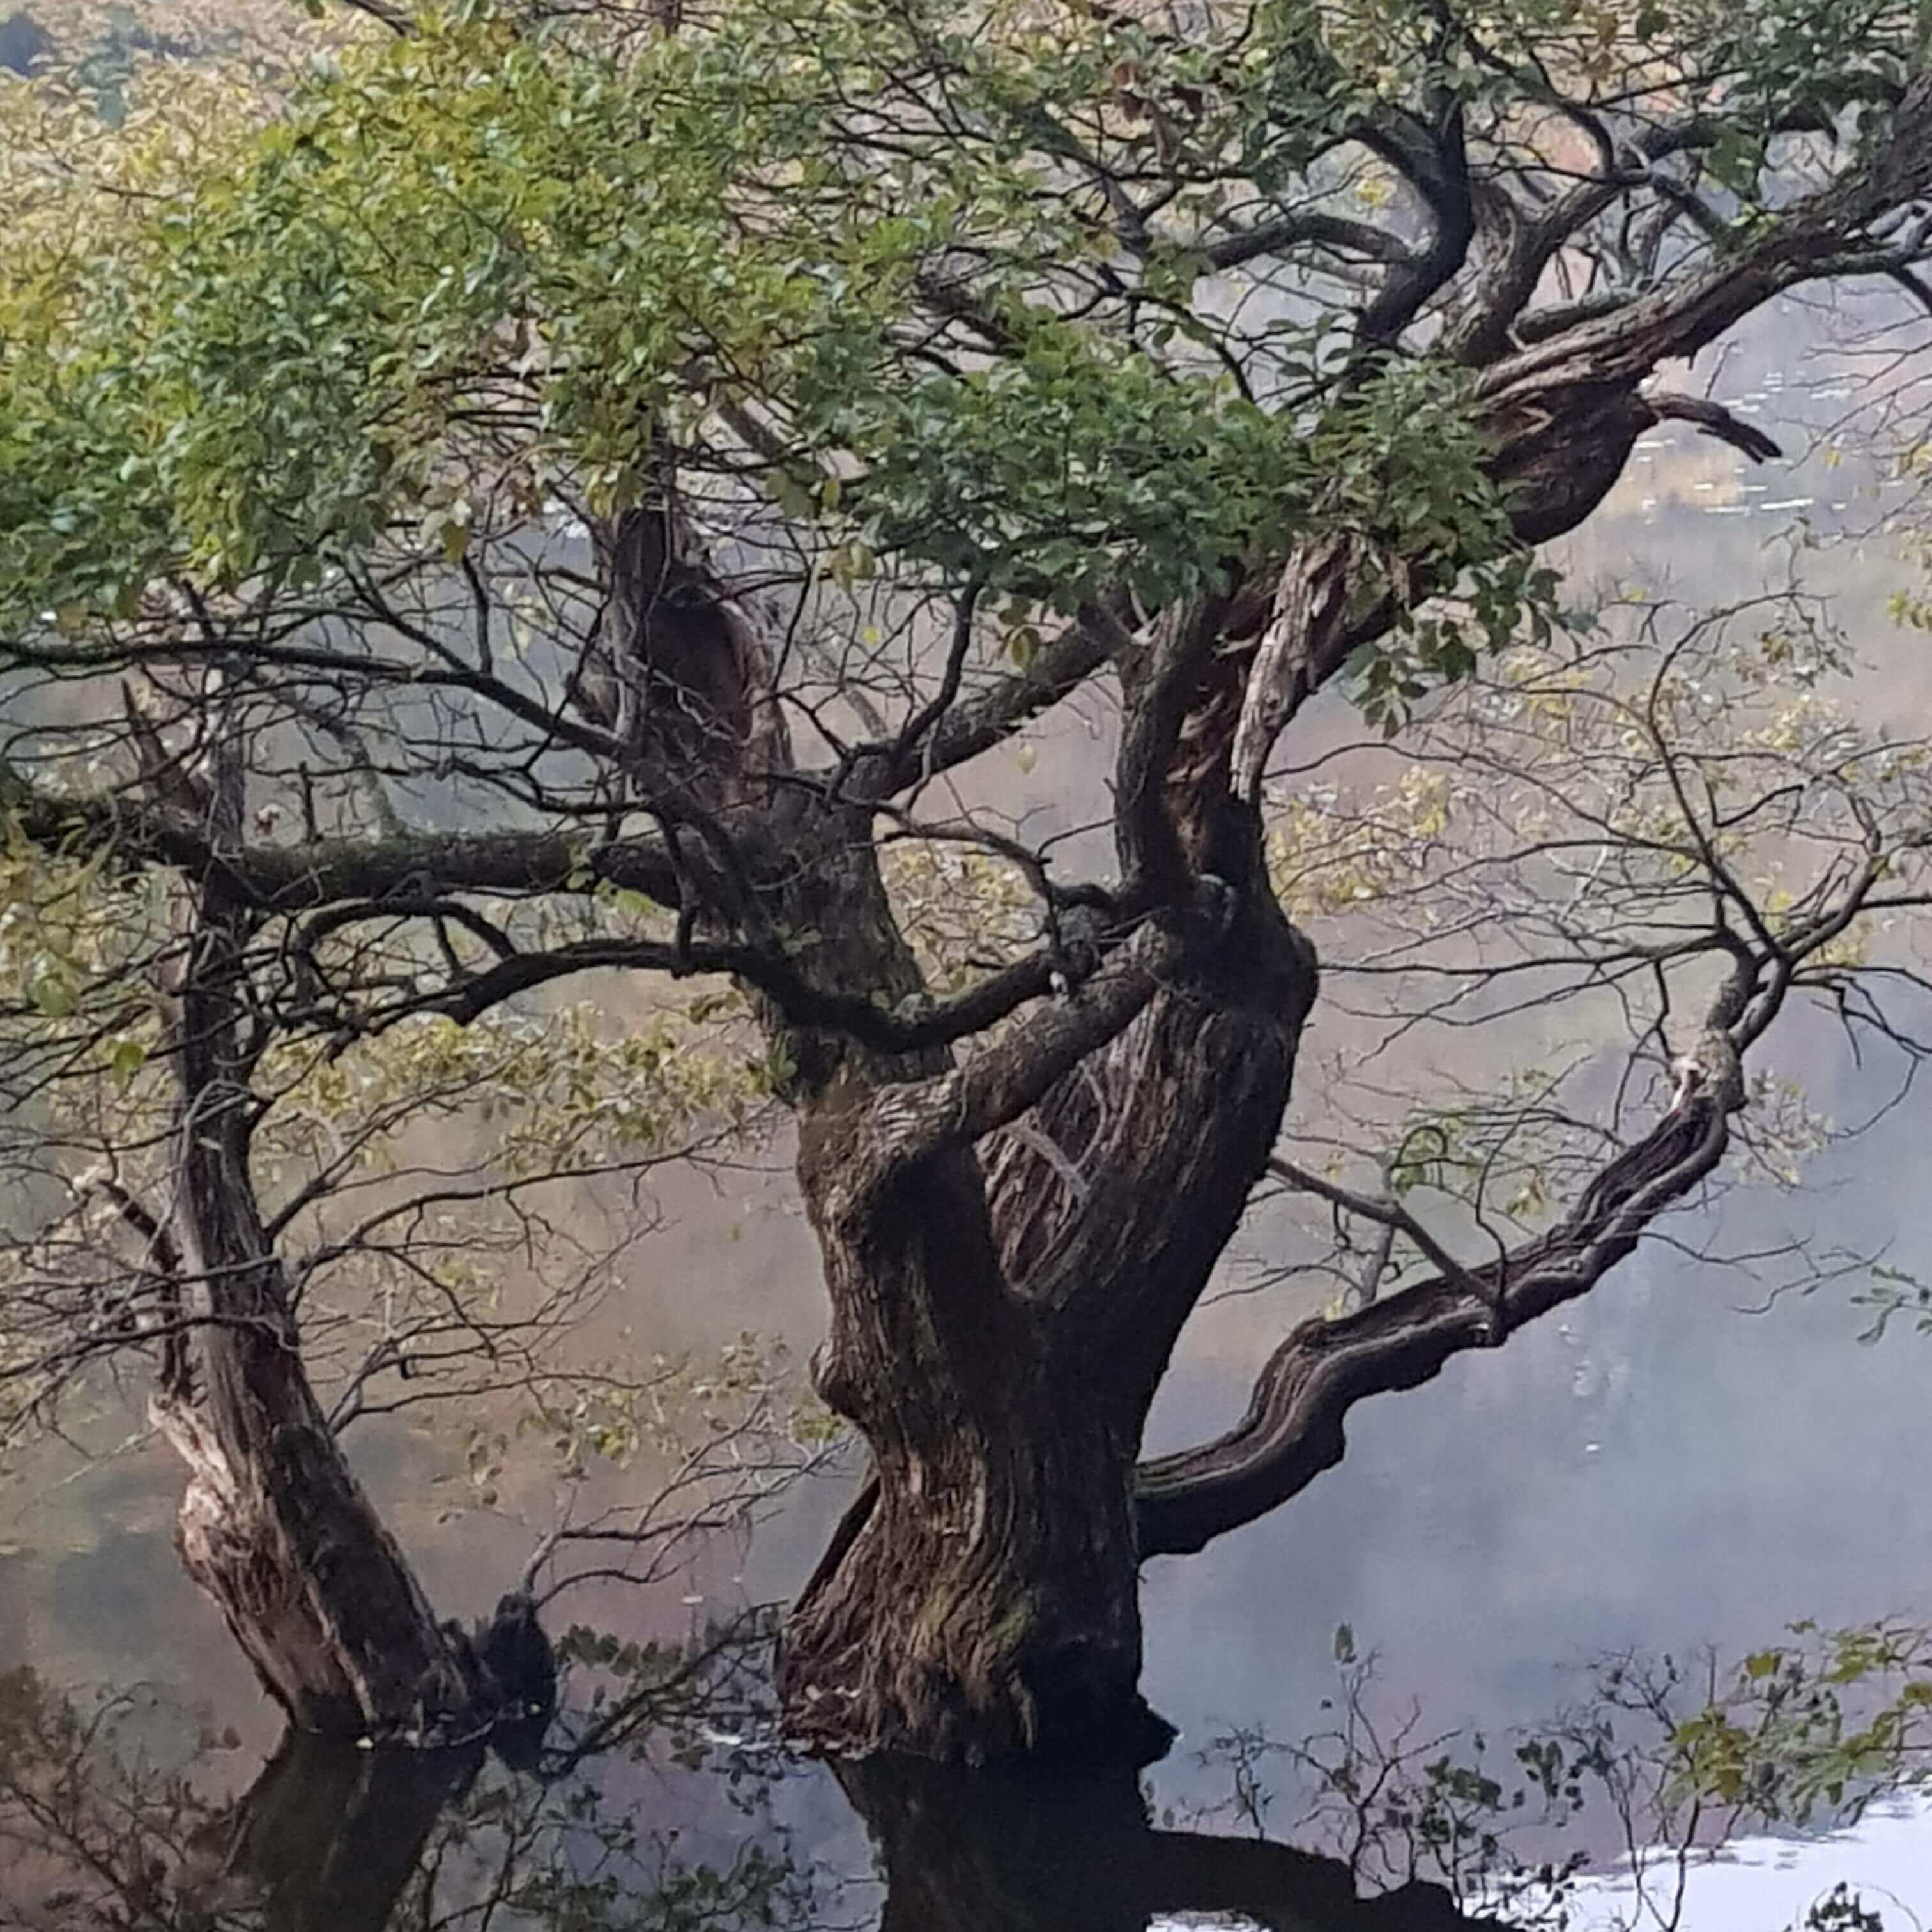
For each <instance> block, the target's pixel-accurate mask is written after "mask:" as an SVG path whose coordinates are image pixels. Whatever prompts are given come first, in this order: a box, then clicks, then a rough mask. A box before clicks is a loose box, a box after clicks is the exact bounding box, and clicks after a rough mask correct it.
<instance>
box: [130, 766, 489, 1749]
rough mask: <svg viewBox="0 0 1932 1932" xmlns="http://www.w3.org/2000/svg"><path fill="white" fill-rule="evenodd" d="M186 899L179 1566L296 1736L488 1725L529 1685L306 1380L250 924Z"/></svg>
mask: <svg viewBox="0 0 1932 1932" xmlns="http://www.w3.org/2000/svg"><path fill="white" fill-rule="evenodd" d="M208 809H209V811H211V813H220V812H221V811H223V805H222V801H221V799H220V798H219V797H218V796H217V797H214V798H212V799H210V801H209V802H208ZM229 815H230V816H234V815H237V814H234V813H233V812H232V811H230V812H229ZM181 908H182V911H183V913H184V925H185V926H186V929H187V930H186V934H185V937H186V940H187V946H186V963H185V965H184V968H183V969H182V971H181V974H180V978H179V983H178V985H177V986H175V987H174V988H173V989H172V991H171V992H170V994H169V1004H170V1005H171V1007H172V1010H173V1013H172V1019H173V1025H172V1031H173V1033H174V1036H175V1038H174V1043H173V1058H174V1062H175V1070H176V1075H177V1079H178V1092H179V1100H178V1109H177V1118H176V1124H175V1159H174V1175H173V1196H174V1206H173V1211H172V1214H171V1215H170V1216H169V1219H168V1220H167V1222H166V1223H165V1224H161V1223H150V1224H149V1227H148V1231H147V1232H148V1233H149V1235H150V1239H149V1248H150V1252H151V1257H152V1259H153V1261H154V1263H155V1264H157V1265H158V1266H159V1267H160V1268H161V1270H162V1271H163V1275H164V1277H165V1278H166V1280H167V1282H168V1283H169V1287H168V1290H167V1293H168V1295H169V1301H170V1303H171V1311H170V1312H171V1316H172V1319H171V1322H170V1324H169V1326H170V1328H171V1330H172V1333H171V1334H170V1335H169V1338H168V1340H167V1342H166V1345H165V1350H164V1353H163V1360H162V1364H161V1373H160V1379H159V1382H158V1384H157V1388H156V1390H155V1393H154V1398H153V1402H152V1412H153V1415H154V1421H155V1423H156V1424H157V1427H158V1428H159V1429H160V1432H161V1433H162V1434H163V1436H165V1438H166V1439H167V1441H168V1442H169V1443H170V1444H171V1445H172V1447H173V1448H174V1449H175V1451H176V1453H177V1454H178V1455H179V1456H180V1457H181V1459H182V1460H183V1461H184V1463H186V1464H187V1470H188V1484H187V1490H186V1492H185V1493H184V1496H183V1497H182V1499H181V1509H180V1512H179V1515H178V1519H177V1523H176V1543H177V1546H178V1549H179V1550H180V1553H181V1559H182V1561H183V1562H184V1565H186V1567H187V1571H188V1574H190V1576H191V1577H193V1579H194V1580H195V1582H196V1583H197V1584H198V1585H199V1586H200V1587H201V1589H202V1591H203V1592H205V1594H206V1595H208V1597H209V1598H211V1600H212V1601H214V1604H215V1605H216V1606H217V1608H218V1609H219V1610H220V1612H221V1613H222V1616H223V1618H224V1619H225V1620H226V1622H227V1625H228V1627H229V1630H230V1631H233V1634H234V1636H235V1638H236V1642H237V1643H239V1644H240V1646H242V1650H243V1652H245V1654H246V1655H247V1656H248V1660H249V1661H250V1662H251V1664H253V1665H254V1667H255V1670H256V1673H257V1676H259V1677H260V1679H261V1682H262V1684H263V1687H264V1688H266V1690H267V1691H268V1692H269V1695H270V1696H271V1697H273V1698H274V1699H275V1700H276V1702H277V1703H279V1704H280V1705H281V1706H282V1707H283V1709H284V1710H286V1711H287V1713H288V1714H289V1716H290V1720H291V1721H292V1722H293V1724H295V1725H296V1727H297V1728H298V1729H299V1730H303V1731H307V1732H311V1733H318V1734H320V1735H323V1736H332V1737H338V1738H349V1739H369V1738H376V1739H403V1740H406V1741H407V1742H413V1743H423V1744H430V1743H443V1742H450V1741H452V1740H453V1739H457V1738H460V1737H475V1736H481V1735H483V1734H484V1733H485V1732H487V1730H489V1729H490V1727H492V1726H493V1724H494V1723H495V1722H496V1721H497V1720H498V1719H499V1718H515V1717H520V1716H521V1715H523V1713H522V1712H520V1711H516V1712H512V1711H511V1710H510V1709H508V1706H509V1704H510V1703H511V1702H513V1701H516V1700H517V1692H518V1691H519V1690H520V1687H516V1686H509V1685H499V1684H498V1683H497V1682H496V1679H495V1678H494V1676H493V1674H492V1673H491V1672H490V1670H489V1669H488V1668H487V1666H486V1665H484V1664H483V1663H482V1662H481V1661H480V1660H479V1658H478V1654H477V1652H476V1649H475V1646H473V1645H472V1643H471V1642H470V1641H469V1639H468V1638H467V1637H465V1636H464V1635H463V1633H462V1631H460V1629H459V1628H457V1627H456V1626H455V1625H441V1624H439V1622H437V1618H436V1616H435V1613H434V1611H433V1610H431V1607H430V1604H429V1602H428V1598H426V1597H425V1595H424V1594H423V1592H422V1588H421V1586H419V1583H417V1581H416V1577H415V1575H414V1574H413V1571H411V1570H410V1566H409V1565H408V1563H407V1561H406V1560H405V1559H404V1556H403V1554H402V1552H401V1550H400V1549H399V1548H398V1546H397V1544H396V1542H395V1538H392V1536H391V1535H389V1532H388V1531H387V1530H386V1529H385V1528H384V1526H383V1523H382V1521H381V1520H380V1517H378V1516H377V1514H376V1512H375V1511H374V1508H372V1507H371V1504H370V1502H369V1500H368V1496H366V1495H365V1493H364V1492H363V1489H362V1484H360V1483H359V1481H357V1479H356V1474H355V1472H354V1471H353V1469H351V1468H350V1465H349V1462H348V1459H347V1457H346V1456H345V1455H344V1453H343V1450H342V1446H341V1444H340V1442H338V1441H337V1439H336V1437H335V1433H334V1431H333V1430H332V1429H331V1428H330V1427H329V1423H328V1421H327V1418H326V1417H325V1416H324V1415H323V1412H322V1409H321V1406H320V1403H318V1402H317V1400H316V1397H315V1394H314V1390H313V1388H311V1385H310V1383H309V1380H308V1375H307V1373H306V1371H305V1369H304V1367H303V1364H302V1352H301V1340H300V1336H299V1331H298V1328H297V1325H296V1319H295V1313H294V1309H293V1303H292V1301H291V1298H290V1294H289V1292H288V1283H287V1277H286V1276H285V1274H284V1271H283V1268H282V1266H281V1261H280V1259H279V1257H278V1256H277V1254H276V1253H275V1248H274V1246H273V1244H272V1241H270V1239H269V1235H268V1233H267V1232H266V1229H265V1228H264V1226H263V1220H262V1216H261V1212H260V1206H259V1204H258V1202H257V1196H256V1193H255V1188H254V1182H253V1180H252V1178H251V1173H250V1167H249V1153H250V1139H251V1134H252V1132H253V1128H254V1121H255V1118H256V1116H257V1106H258V1103H257V1100H256V1099H255V1097H254V1094H253V1093H252V1092H251V1090H250V1087H249V1077H250V1075H251V1071H252V1069H253V1065H254V1057H255V1049H254V1045H253V1042H254V1040H255V1038H256V1037H257V1030H256V1028H255V1027H254V1021H253V1016H252V1015H251V1013H250V1011H249V995H248V958H247V948H248V936H249V920H248V916H247V915H246V913H245V912H244V911H243V910H242V909H241V908H240V907H238V906H237V905H236V904H234V903H233V901H231V900H230V899H229V898H227V896H226V894H225V893H224V892H223V891H222V890H221V889H220V887H219V886H206V885H204V886H201V887H199V888H198V889H184V890H183V892H182V894H181ZM143 1218H145V1217H143ZM505 1604H506V1606H508V1607H510V1610H511V1621H513V1622H514V1621H516V1618H515V1601H514V1600H510V1599H506V1600H505ZM519 1628H520V1625H519Z"/></svg>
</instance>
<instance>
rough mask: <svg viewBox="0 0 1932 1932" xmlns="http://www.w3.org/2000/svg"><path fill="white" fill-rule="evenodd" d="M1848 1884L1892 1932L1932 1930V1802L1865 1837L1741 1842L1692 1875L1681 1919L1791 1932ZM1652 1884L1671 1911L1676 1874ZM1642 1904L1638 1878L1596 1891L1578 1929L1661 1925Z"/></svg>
mask: <svg viewBox="0 0 1932 1932" xmlns="http://www.w3.org/2000/svg"><path fill="white" fill-rule="evenodd" d="M1660 1881H1661V1882H1660ZM1837 1885H1844V1886H1846V1888H1847V1889H1848V1890H1849V1891H1851V1892H1852V1893H1853V1894H1856V1895H1857V1896H1858V1897H1859V1898H1860V1899H1861V1901H1862V1903H1863V1904H1864V1908H1865V1909H1866V1910H1867V1911H1868V1912H1875V1913H1876V1914H1877V1915H1878V1916H1879V1918H1881V1919H1882V1921H1883V1922H1884V1924H1885V1932H1919V1928H1921V1927H1925V1926H1928V1925H1932V1800H1922V1801H1921V1802H1919V1803H1918V1804H1916V1805H1909V1806H1900V1807H1898V1808H1895V1809H1892V1810H1888V1811H1875V1812H1873V1814H1871V1815H1870V1817H1867V1818H1866V1819H1865V1820H1864V1822H1863V1823H1861V1826H1859V1828H1858V1830H1857V1831H1855V1832H1846V1833H1841V1834H1840V1835H1837V1836H1835V1837H1832V1838H1825V1839H1820V1840H1814V1841H1810V1842H1807V1843H1791V1842H1790V1841H1787V1840H1784V1839H1781V1838H1773V1839H1752V1840H1748V1841H1744V1842H1742V1843H1737V1844H1734V1845H1732V1846H1729V1847H1728V1848H1727V1849H1726V1851H1725V1852H1724V1854H1723V1855H1722V1857H1721V1858H1718V1860H1716V1861H1713V1862H1710V1863H1707V1864H1698V1865H1695V1866H1693V1867H1691V1869H1690V1870H1689V1871H1688V1873H1686V1874H1685V1884H1684V1892H1683V1900H1684V1912H1683V1916H1682V1920H1681V1921H1680V1922H1681V1923H1682V1925H1683V1927H1684V1928H1685V1932H1782V1928H1784V1927H1787V1926H1789V1925H1791V1924H1794V1923H1795V1922H1796V1921H1799V1920H1801V1919H1802V1918H1803V1916H1804V1915H1805V1913H1806V1912H1808V1911H1809V1910H1810V1909H1811V1906H1813V1904H1814V1903H1816V1902H1817V1900H1819V1899H1820V1898H1821V1897H1825V1896H1826V1894H1829V1892H1830V1891H1832V1888H1834V1887H1835V1886H1837ZM1649 1888H1650V1891H1651V1892H1652V1895H1653V1896H1654V1897H1657V1898H1658V1899H1659V1900H1661V1901H1662V1902H1663V1903H1664V1904H1665V1906H1668V1904H1669V1902H1670V1900H1672V1898H1673V1896H1674V1894H1675V1891H1676V1874H1675V1873H1674V1872H1672V1871H1670V1870H1662V1871H1653V1873H1652V1874H1651V1876H1650V1879H1649ZM1636 1903H1637V1893H1636V1888H1635V1887H1634V1885H1633V1884H1632V1883H1631V1880H1630V1879H1629V1877H1628V1876H1625V1877H1623V1878H1622V1879H1618V1880H1617V1881H1616V1882H1613V1883H1610V1884H1606V1885H1602V1886H1592V1887H1589V1888H1586V1890H1585V1891H1583V1892H1581V1893H1580V1894H1578V1895H1577V1897H1576V1900H1575V1902H1574V1909H1573V1911H1572V1914H1571V1921H1570V1922H1571V1932H1624V1928H1625V1927H1634V1928H1637V1932H1642V1929H1643V1928H1644V1927H1649V1926H1652V1925H1655V1924H1657V1922H1658V1921H1656V1920H1655V1918H1646V1917H1643V1916H1641V1915H1637V1914H1635V1913H1634V1911H1633V1907H1634V1906H1635V1905H1636ZM1664 1922H1665V1923H1668V1922H1669V1921H1668V1919H1666V1920H1665V1921H1664Z"/></svg>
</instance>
